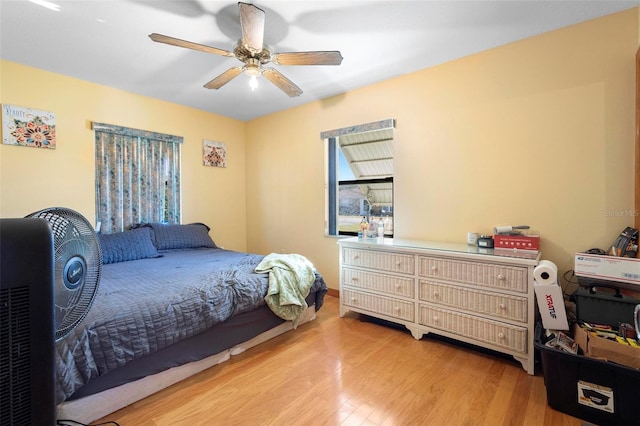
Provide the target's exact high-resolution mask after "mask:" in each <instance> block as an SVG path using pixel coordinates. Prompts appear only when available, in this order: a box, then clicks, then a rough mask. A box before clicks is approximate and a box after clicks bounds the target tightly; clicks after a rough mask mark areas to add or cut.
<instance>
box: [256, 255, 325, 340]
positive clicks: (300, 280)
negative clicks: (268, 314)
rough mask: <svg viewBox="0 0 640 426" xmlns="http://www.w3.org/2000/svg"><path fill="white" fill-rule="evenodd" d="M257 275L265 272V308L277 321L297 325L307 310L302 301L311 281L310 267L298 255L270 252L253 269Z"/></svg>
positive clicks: (308, 262)
mask: <svg viewBox="0 0 640 426" xmlns="http://www.w3.org/2000/svg"><path fill="white" fill-rule="evenodd" d="M255 271H256V272H258V273H266V272H268V273H269V288H268V290H267V295H266V296H265V298H264V299H265V302H266V303H267V306H269V308H271V310H272V311H273V313H274V314H276V315H277V316H279V317H280V318H282V319H284V320H287V321H291V322H292V323H293V328H296V327H297V326H298V322H299V321H300V317H302V314H304V312H305V310H306V309H307V307H308V306H307V302H306V301H305V298H306V297H307V296H308V295H309V290H310V288H311V285H312V284H313V282H314V281H315V269H314V267H313V264H312V263H311V262H310V261H309V260H308V259H307V258H306V257H304V256H301V255H299V254H278V253H271V254H269V255H267V256H265V258H264V259H262V261H261V262H260V263H259V264H258V266H256V269H255Z"/></svg>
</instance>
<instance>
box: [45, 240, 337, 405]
mask: <svg viewBox="0 0 640 426" xmlns="http://www.w3.org/2000/svg"><path fill="white" fill-rule="evenodd" d="M263 258H264V256H263V255H255V254H248V253H240V252H234V251H229V250H222V249H196V250H184V251H172V252H168V253H164V256H163V257H160V258H154V259H143V260H136V261H131V262H122V263H116V264H108V265H104V266H103V268H102V277H101V280H100V286H99V289H98V294H97V295H96V299H95V301H94V303H93V306H92V308H91V310H90V311H89V313H88V314H87V316H86V318H85V319H84V320H83V321H82V322H81V323H80V324H79V325H78V327H76V328H75V329H74V330H73V331H72V332H71V334H69V335H68V336H66V337H65V338H63V339H62V340H60V341H59V342H57V344H56V352H57V357H56V375H57V380H56V383H57V384H56V399H57V402H58V403H60V402H62V401H64V400H65V399H67V398H68V397H70V396H71V395H72V394H73V393H74V392H75V391H76V390H77V389H79V388H80V387H81V386H83V385H84V384H86V383H87V382H89V381H90V380H91V379H92V378H95V377H98V376H100V375H103V374H105V373H107V372H108V371H111V370H114V369H116V368H118V367H120V366H122V365H125V364H126V363H128V362H130V361H131V360H134V359H137V358H141V357H143V356H146V355H149V354H152V353H154V352H156V351H158V350H159V349H162V348H165V347H167V346H169V345H171V344H173V343H175V342H178V341H180V340H182V339H185V338H188V337H191V336H194V335H196V334H198V333H200V332H202V331H204V330H206V329H207V328H209V327H211V326H212V325H214V324H217V323H219V322H222V321H225V320H226V319H227V318H229V317H231V316H233V315H236V314H239V313H242V312H246V311H249V310H252V309H254V308H256V307H258V306H260V305H263V304H265V300H264V297H265V295H266V293H267V288H268V286H269V282H268V275H267V274H265V273H255V272H254V269H255V267H256V265H258V264H259V263H260V261H261V260H262V259H263ZM316 290H321V291H319V292H318V297H317V299H316V309H319V308H320V306H321V304H322V298H323V297H324V293H325V292H326V285H325V283H324V281H323V280H322V277H320V276H319V275H318V274H317V273H316V280H315V282H314V284H313V286H312V291H316Z"/></svg>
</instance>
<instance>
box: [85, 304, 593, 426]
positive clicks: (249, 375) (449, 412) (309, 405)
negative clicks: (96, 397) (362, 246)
mask: <svg viewBox="0 0 640 426" xmlns="http://www.w3.org/2000/svg"><path fill="white" fill-rule="evenodd" d="M325 300H326V301H325V306H324V307H323V308H322V309H321V310H320V311H319V312H318V318H317V319H316V320H315V321H312V322H311V323H308V324H305V325H302V326H300V327H299V328H298V329H297V330H294V331H291V332H288V333H285V334H284V335H282V336H279V337H277V338H275V339H273V340H271V341H269V342H266V343H264V344H262V345H260V346H257V347H255V348H252V349H250V350H248V351H247V352H245V353H243V354H241V355H238V356H235V357H232V359H231V360H230V361H227V362H226V363H223V364H221V365H218V366H215V367H212V368H210V369H209V370H206V371H204V372H202V373H200V374H199V375H196V376H194V377H192V378H190V379H187V380H185V381H183V382H181V383H178V384H176V385H174V386H172V387H170V388H167V389H165V390H163V391H161V392H159V393H157V394H155V395H152V396H150V397H148V398H147V399H145V400H142V401H140V402H138V403H135V404H133V405H131V406H129V407H127V408H124V409H122V410H120V411H118V412H116V413H113V414H111V415H109V416H107V417H105V418H104V419H101V420H99V421H97V422H95V423H99V422H101V421H107V420H114V421H117V422H118V423H119V424H120V425H121V426H145V425H154V426H155V425H172V426H179V425H190V426H191V425H203V426H204V425H207V426H209V425H492V426H494V425H554V426H555V425H581V424H582V423H583V422H582V421H580V420H578V419H576V418H573V417H570V416H568V415H565V414H563V413H560V412H558V411H555V410H553V409H551V408H550V407H549V406H548V405H547V401H546V393H545V387H544V382H543V377H542V375H541V373H540V372H538V373H537V375H536V376H529V375H527V374H526V372H525V371H524V370H523V369H522V367H521V365H520V363H519V362H516V361H514V360H513V359H509V358H505V357H501V356H496V355H495V354H488V353H483V352H481V351H476V350H470V349H468V348H466V347H462V346H458V345H456V344H453V343H451V342H448V341H444V340H442V339H438V338H432V337H425V338H423V339H422V340H419V341H418V340H415V339H414V338H413V337H412V336H411V334H409V333H408V332H403V331H400V330H398V329H395V328H392V327H386V326H383V325H380V324H376V323H372V322H369V321H361V320H360V319H359V317H358V315H356V314H351V313H350V314H347V316H345V317H344V318H340V316H339V310H338V299H337V298H335V297H331V296H327V298H326V299H325ZM538 370H539V368H538Z"/></svg>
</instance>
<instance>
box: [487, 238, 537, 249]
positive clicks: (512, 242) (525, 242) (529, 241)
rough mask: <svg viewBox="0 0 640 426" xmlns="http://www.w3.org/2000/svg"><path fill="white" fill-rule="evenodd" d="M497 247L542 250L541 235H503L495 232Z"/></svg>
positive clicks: (495, 245) (494, 239)
mask: <svg viewBox="0 0 640 426" xmlns="http://www.w3.org/2000/svg"><path fill="white" fill-rule="evenodd" d="M493 243H494V247H495V248H507V249H518V250H536V251H538V250H540V236H539V235H506V234H505V235H503V234H495V235H494V236H493Z"/></svg>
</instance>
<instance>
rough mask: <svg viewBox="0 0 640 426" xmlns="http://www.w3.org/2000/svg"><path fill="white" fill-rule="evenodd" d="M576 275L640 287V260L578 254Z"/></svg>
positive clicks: (575, 267) (575, 268)
mask: <svg viewBox="0 0 640 426" xmlns="http://www.w3.org/2000/svg"><path fill="white" fill-rule="evenodd" d="M573 269H574V271H575V274H576V275H577V276H579V277H587V278H594V279H599V280H605V281H619V282H624V283H629V284H638V285H640V259H636V258H629V257H616V256H600V255H597V254H587V253H576V256H575V266H574V268H573Z"/></svg>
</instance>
